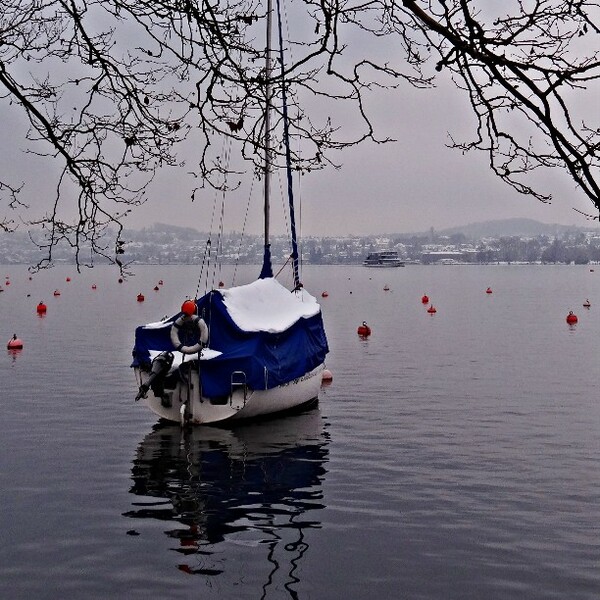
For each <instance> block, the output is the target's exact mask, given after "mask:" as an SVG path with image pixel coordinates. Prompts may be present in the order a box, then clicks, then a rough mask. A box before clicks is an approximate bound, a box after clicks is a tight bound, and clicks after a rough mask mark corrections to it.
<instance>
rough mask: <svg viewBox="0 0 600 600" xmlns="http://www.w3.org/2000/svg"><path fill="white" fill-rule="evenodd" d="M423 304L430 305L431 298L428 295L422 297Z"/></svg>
mask: <svg viewBox="0 0 600 600" xmlns="http://www.w3.org/2000/svg"><path fill="white" fill-rule="evenodd" d="M421 302H422V303H423V304H428V303H429V296H428V295H427V294H423V296H422V297H421Z"/></svg>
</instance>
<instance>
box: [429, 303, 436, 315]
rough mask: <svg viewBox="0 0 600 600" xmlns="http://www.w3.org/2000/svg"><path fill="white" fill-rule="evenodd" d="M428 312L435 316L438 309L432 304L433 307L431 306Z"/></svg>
mask: <svg viewBox="0 0 600 600" xmlns="http://www.w3.org/2000/svg"><path fill="white" fill-rule="evenodd" d="M427 312H428V313H429V314H430V315H433V314H434V313H436V312H437V308H436V307H435V306H434V305H433V304H431V305H430V306H429V308H428V309H427Z"/></svg>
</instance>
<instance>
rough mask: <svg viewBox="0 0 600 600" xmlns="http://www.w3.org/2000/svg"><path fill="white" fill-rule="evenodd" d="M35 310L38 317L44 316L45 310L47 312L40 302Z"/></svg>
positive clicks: (46, 308)
mask: <svg viewBox="0 0 600 600" xmlns="http://www.w3.org/2000/svg"><path fill="white" fill-rule="evenodd" d="M36 310H37V312H38V315H43V314H45V312H46V310H48V307H47V306H46V305H45V304H44V303H43V302H40V303H39V304H38V305H37V309H36Z"/></svg>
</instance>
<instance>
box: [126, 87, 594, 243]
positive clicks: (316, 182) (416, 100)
mask: <svg viewBox="0 0 600 600" xmlns="http://www.w3.org/2000/svg"><path fill="white" fill-rule="evenodd" d="M374 106H376V108H377V110H376V114H377V115H378V124H379V126H380V127H381V132H382V133H381V135H382V137H383V135H389V136H390V137H393V138H395V139H397V140H398V141H397V142H395V143H390V144H385V145H375V144H372V143H365V144H364V145H363V146H360V147H357V148H354V149H351V150H348V151H344V152H343V153H342V154H341V155H339V156H336V157H335V160H337V161H339V162H341V163H343V166H342V168H341V169H339V170H335V169H327V170H324V171H321V172H313V173H311V174H308V175H305V176H302V177H301V178H300V179H299V180H295V184H298V183H299V185H296V188H295V195H296V201H297V203H299V204H300V209H299V212H300V217H299V218H301V226H302V233H303V235H305V236H311V235H315V236H327V235H346V234H357V235H360V234H376V233H403V232H418V231H425V230H428V229H429V228H430V227H434V228H435V229H443V228H446V227H454V226H457V225H465V224H469V223H474V222H480V221H487V220H495V219H508V218H514V217H523V218H531V219H535V220H538V221H541V222H544V223H559V224H564V225H585V226H588V225H595V226H597V222H592V221H589V220H586V219H585V217H584V216H582V215H580V214H579V213H577V212H575V211H574V210H573V208H574V207H575V208H578V209H580V210H583V211H587V212H588V213H589V212H592V209H593V206H592V204H591V202H590V201H589V200H586V199H585V198H583V197H582V195H581V194H580V193H578V192H577V191H576V190H575V188H574V185H573V184H572V182H571V181H570V180H569V179H568V178H567V177H566V176H564V175H560V174H559V172H558V171H556V172H555V173H553V172H546V173H545V174H544V176H543V178H542V184H543V190H544V191H551V192H552V193H553V196H554V199H553V201H552V203H551V204H549V205H548V204H543V203H541V202H540V201H538V200H536V199H534V198H532V197H529V196H524V195H521V194H518V193H517V192H515V191H514V190H512V189H511V188H509V187H508V186H507V185H506V184H504V183H503V182H501V181H500V180H499V179H498V178H497V177H495V176H494V175H493V173H492V172H491V170H490V169H489V166H488V165H487V162H486V156H484V155H483V154H482V153H472V154H467V155H462V154H461V153H460V152H459V151H457V150H452V149H450V148H447V147H446V144H447V142H448V132H451V133H453V134H454V135H456V134H458V135H459V136H460V134H461V133H464V132H465V131H467V129H468V127H469V126H470V125H471V124H472V121H471V119H472V117H471V114H470V112H469V111H470V107H469V105H468V101H467V98H466V97H464V96H462V95H461V94H460V93H459V91H458V90H456V89H453V88H452V87H450V86H449V85H445V86H443V88H440V89H436V90H413V89H412V88H408V87H404V88H401V89H400V90H396V91H395V92H394V93H389V94H386V95H385V97H382V98H380V99H379V100H378V101H377V103H376V104H374ZM167 179H168V181H169V184H165V185H163V186H160V188H159V189H160V191H159V192H157V194H156V195H155V196H154V197H153V198H152V199H151V200H150V201H149V202H148V204H147V205H146V206H145V207H144V208H142V209H141V210H138V211H137V212H136V213H135V214H134V215H133V217H132V219H131V221H132V224H133V223H135V226H136V227H139V226H147V225H151V224H152V223H154V222H156V221H159V222H164V223H169V224H174V225H183V226H195V227H196V228H198V229H201V230H204V229H205V228H204V225H205V224H206V222H207V221H206V219H207V218H208V217H207V216H206V211H205V210H203V206H204V207H206V206H207V205H211V202H212V200H213V197H214V193H212V192H210V191H206V192H201V193H200V194H199V195H198V196H197V200H196V202H195V203H194V204H191V203H190V202H189V198H188V197H187V195H186V196H184V194H183V189H181V192H182V194H181V196H178V184H177V178H173V177H172V176H169V177H168V178H167ZM277 185H278V184H276V186H277ZM276 186H275V187H276ZM246 189H247V188H246ZM255 191H257V192H259V191H260V190H257V189H256V188H255ZM256 196H257V200H256V202H257V203H259V202H260V194H259V193H258V194H256ZM246 200H247V198H246V196H244V195H243V194H242V196H241V197H240V199H239V200H237V201H236V200H235V199H233V198H231V199H229V204H227V206H226V222H227V223H228V224H229V228H231V229H234V230H239V229H240V228H241V219H242V216H243V215H244V214H245V203H246ZM165 204H168V206H169V207H170V209H167V210H165V208H166V207H165ZM254 214H255V215H257V218H256V219H252V220H251V221H250V225H249V226H248V229H249V231H250V232H252V233H258V232H259V231H260V224H259V219H258V217H259V216H260V207H259V206H258V204H257V205H256V208H255V211H254ZM236 223H237V224H236ZM274 229H277V226H276V225H275V226H274Z"/></svg>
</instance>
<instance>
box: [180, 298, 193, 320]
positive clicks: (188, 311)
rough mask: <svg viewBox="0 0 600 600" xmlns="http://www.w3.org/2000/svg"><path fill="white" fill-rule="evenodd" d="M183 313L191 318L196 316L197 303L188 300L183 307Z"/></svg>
mask: <svg viewBox="0 0 600 600" xmlns="http://www.w3.org/2000/svg"><path fill="white" fill-rule="evenodd" d="M181 312H182V313H183V314H184V315H188V316H189V317H191V316H192V315H195V314H196V303H195V302H194V301H193V300H186V301H185V302H184V303H183V304H182V305H181Z"/></svg>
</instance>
